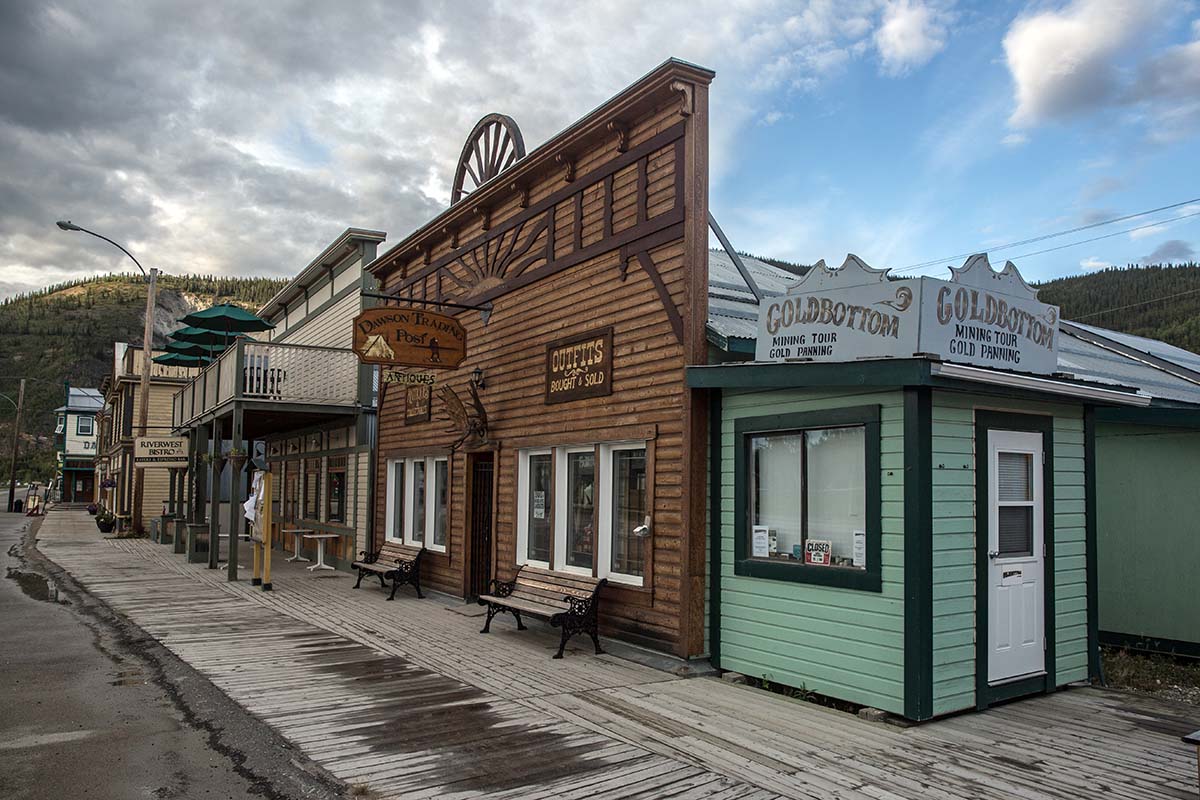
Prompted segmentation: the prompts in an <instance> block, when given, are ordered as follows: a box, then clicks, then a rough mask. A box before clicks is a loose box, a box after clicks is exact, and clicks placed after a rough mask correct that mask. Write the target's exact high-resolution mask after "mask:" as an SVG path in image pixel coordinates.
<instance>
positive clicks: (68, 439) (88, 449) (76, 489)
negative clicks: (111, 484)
mask: <svg viewBox="0 0 1200 800" xmlns="http://www.w3.org/2000/svg"><path fill="white" fill-rule="evenodd" d="M67 395H68V396H67V404H66V405H64V406H59V407H58V408H56V409H54V410H55V413H57V414H58V424H57V426H56V427H55V430H54V432H55V433H56V434H58V435H59V436H61V438H60V439H59V443H60V446H59V450H58V471H59V479H60V480H59V486H60V487H61V497H62V499H63V501H64V502H67V503H90V502H91V501H92V500H93V498H94V497H95V478H94V473H95V462H96V414H97V412H99V411H100V408H101V407H102V406H103V405H104V398H103V397H102V396H101V394H100V390H99V389H69V390H68V392H67Z"/></svg>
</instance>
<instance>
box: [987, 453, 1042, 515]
mask: <svg viewBox="0 0 1200 800" xmlns="http://www.w3.org/2000/svg"><path fill="white" fill-rule="evenodd" d="M996 460H997V462H998V463H997V469H996V474H997V477H998V478H999V481H998V484H999V485H998V487H997V488H998V489H999V495H1000V497H999V499H1000V502H1002V503H1003V502H1005V501H1009V502H1011V501H1029V500H1033V455H1032V454H1031V453H997V454H996Z"/></svg>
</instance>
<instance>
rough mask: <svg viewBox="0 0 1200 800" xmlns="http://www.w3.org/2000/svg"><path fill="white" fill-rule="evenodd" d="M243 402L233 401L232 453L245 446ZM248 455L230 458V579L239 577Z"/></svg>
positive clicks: (231, 420)
mask: <svg viewBox="0 0 1200 800" xmlns="http://www.w3.org/2000/svg"><path fill="white" fill-rule="evenodd" d="M242 413H243V412H242V404H241V403H239V402H237V401H236V400H235V401H234V403H233V417H232V418H231V419H230V421H229V448H230V453H231V454H236V453H238V451H240V450H242V449H244V448H245V446H246V443H245V442H244V441H243V440H242ZM245 463H246V456H245V455H244V454H243V455H240V456H239V455H231V456H230V458H229V562H228V564H227V565H226V570H227V572H228V575H229V580H231V581H236V580H237V579H238V534H239V533H241V530H242V521H243V520H244V519H245V517H244V516H243V515H242V511H243V510H242V469H241V468H242V465H243V464H245Z"/></svg>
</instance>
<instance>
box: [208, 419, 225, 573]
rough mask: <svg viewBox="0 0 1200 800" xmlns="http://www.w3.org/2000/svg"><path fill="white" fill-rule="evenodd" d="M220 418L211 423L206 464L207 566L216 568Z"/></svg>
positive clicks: (219, 539)
mask: <svg viewBox="0 0 1200 800" xmlns="http://www.w3.org/2000/svg"><path fill="white" fill-rule="evenodd" d="M221 428H222V426H221V419H220V418H219V417H218V418H217V419H214V420H213V423H212V442H210V445H209V452H210V454H211V455H212V461H211V462H209V465H208V479H209V484H208V486H209V505H208V509H209V510H208V568H209V569H216V568H217V567H218V566H219V564H220V555H221V467H222V466H223V463H222V461H221V445H222V444H224V439H225V436H224V434H223V433H222V430H221Z"/></svg>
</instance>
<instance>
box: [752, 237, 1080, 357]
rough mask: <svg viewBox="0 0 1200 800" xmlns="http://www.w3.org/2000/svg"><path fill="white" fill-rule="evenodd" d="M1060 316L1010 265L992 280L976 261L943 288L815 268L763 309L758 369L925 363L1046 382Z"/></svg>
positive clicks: (858, 266) (847, 267) (867, 271)
mask: <svg viewBox="0 0 1200 800" xmlns="http://www.w3.org/2000/svg"><path fill="white" fill-rule="evenodd" d="M1058 314H1059V312H1058V307H1057V306H1051V305H1047V304H1045V303H1041V302H1038V300H1037V290H1035V289H1033V288H1032V287H1030V286H1029V285H1028V284H1026V283H1025V281H1024V280H1023V279H1022V278H1021V276H1020V274H1019V273H1018V272H1017V270H1016V267H1014V266H1013V265H1012V264H1011V263H1009V264H1006V265H1005V267H1004V269H1003V270H1001V271H999V272H997V271H995V270H993V269H992V267H991V266H990V265H989V264H988V262H987V259H986V257H984V256H973V257H972V258H971V259H969V260H968V261H967V263H966V264H964V265H963V266H962V267H961V268H959V269H956V270H953V277H952V278H951V280H949V281H943V280H938V279H937V278H928V277H921V278H905V279H902V280H888V279H887V273H886V271H884V270H875V269H872V268H870V267H868V266H867V265H866V264H863V263H862V262H861V261H860V260H858V259H857V258H854V257H853V256H851V257H850V258H847V259H846V263H845V264H843V265H842V267H841V268H840V269H836V270H831V269H828V268H827V267H826V266H825V265H824V264H823V263H821V264H818V265H817V266H815V267H813V269H812V270H810V271H809V272H808V274H807V275H805V276H804V278H802V279H800V280H799V281H797V283H796V284H795V285H794V286H793V287H792V288H791V289H789V290H788V293H787V294H785V295H783V296H781V297H774V298H767V299H764V300H763V303H762V306H761V307H760V309H759V318H758V339H757V342H756V347H755V360H757V361H822V362H846V361H859V360H863V359H875V358H912V357H913V356H918V355H929V356H933V357H936V358H939V359H941V360H943V361H950V362H955V363H959V364H970V365H973V366H980V367H990V368H994V369H1004V370H1011V371H1014V372H1027V373H1033V374H1042V375H1050V374H1053V373H1054V372H1057V371H1058Z"/></svg>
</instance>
